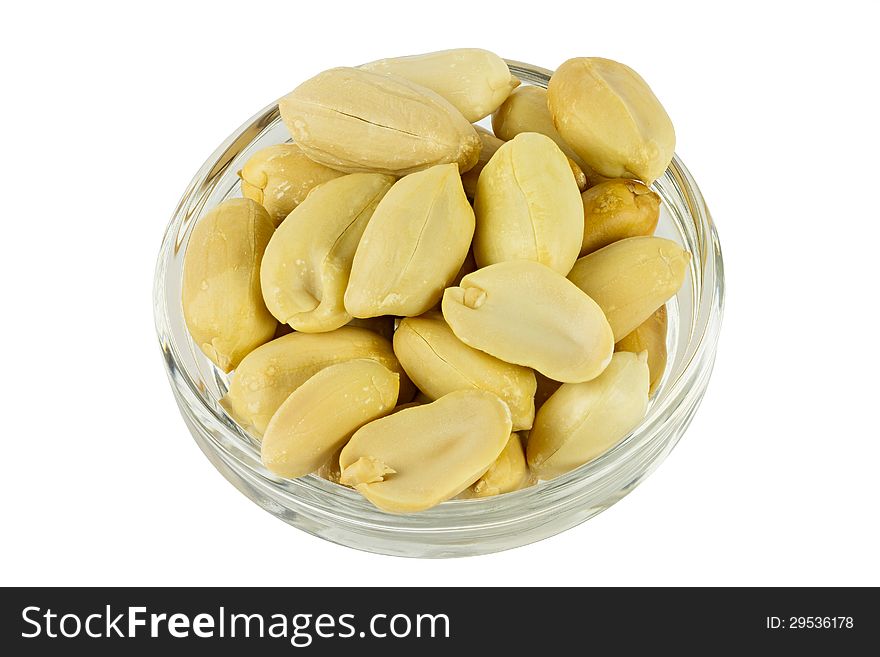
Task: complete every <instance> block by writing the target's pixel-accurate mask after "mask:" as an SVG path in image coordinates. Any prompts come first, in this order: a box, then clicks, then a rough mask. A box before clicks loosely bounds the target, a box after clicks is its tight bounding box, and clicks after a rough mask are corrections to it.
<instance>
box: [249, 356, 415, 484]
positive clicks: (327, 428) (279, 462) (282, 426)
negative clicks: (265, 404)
mask: <svg viewBox="0 0 880 657" xmlns="http://www.w3.org/2000/svg"><path fill="white" fill-rule="evenodd" d="M399 378H400V377H399V376H398V375H397V374H396V373H394V372H391V371H389V370H388V369H387V368H386V367H385V366H383V365H382V364H381V363H379V362H377V361H375V360H370V359H356V360H349V361H345V362H343V363H337V364H336V365H330V366H329V367H326V368H324V369H323V370H321V371H320V372H318V373H317V374H315V375H314V376H313V377H311V378H309V379H308V380H306V382H305V383H303V384H302V385H301V386H299V387H298V388H297V389H296V390H294V391H293V392H292V393H291V394H290V396H289V397H288V398H287V399H286V400H285V401H284V403H282V404H281V406H279V407H278V410H277V411H275V414H274V415H273V416H272V419H271V420H270V421H269V425H268V426H267V427H266V433H265V434H264V435H263V441H262V443H261V445H260V449H261V455H262V459H263V463H264V464H265V466H266V467H267V468H268V469H269V470H271V471H272V472H274V473H275V474H277V475H281V476H282V477H288V478H290V479H293V478H295V477H302V476H304V475H307V474H309V473H310V472H315V471H316V470H318V469H319V468H320V467H321V466H322V465H324V464H325V463H326V462H327V459H329V458H330V457H331V456H332V455H333V454H334V453H335V452H336V451H338V450H339V448H341V447H342V446H343V445H344V444H345V442H346V441H347V440H348V438H349V437H350V436H351V435H352V434H353V433H354V432H355V431H356V430H357V429H359V428H360V427H362V426H363V425H365V424H366V423H367V422H369V421H370V420H374V419H376V418H377V417H381V416H382V415H385V414H386V413H388V412H389V411H390V410H391V409H392V408H394V404H395V403H396V402H397V391H398V381H399Z"/></svg>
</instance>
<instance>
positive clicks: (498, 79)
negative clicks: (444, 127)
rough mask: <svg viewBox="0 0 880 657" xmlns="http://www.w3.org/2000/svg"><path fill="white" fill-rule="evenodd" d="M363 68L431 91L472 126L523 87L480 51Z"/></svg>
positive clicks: (494, 57) (384, 62)
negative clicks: (394, 76) (517, 87)
mask: <svg viewBox="0 0 880 657" xmlns="http://www.w3.org/2000/svg"><path fill="white" fill-rule="evenodd" d="M361 68H363V69H366V70H368V71H372V72H374V73H384V74H386V75H397V76H400V77H402V78H406V79H407V80H410V81H412V82H415V83H416V84H420V85H422V86H423V87H427V88H428V89H430V90H432V91H434V92H436V93H437V94H439V95H440V96H442V97H443V98H445V99H446V100H448V101H449V102H450V103H451V104H452V105H454V106H455V107H456V109H458V111H460V112H461V113H462V114H463V115H464V117H465V118H466V119H467V120H468V121H470V122H471V123H473V122H474V121H479V120H480V119H482V118H483V117H484V116H489V115H490V114H491V113H492V112H494V111H495V110H496V109H498V106H499V105H500V104H501V103H503V102H504V99H505V98H507V96H508V95H509V94H510V92H511V90H513V89H514V88H515V87H516V86H517V85H518V84H519V80H517V79H516V78H515V77H513V76H512V75H511V74H510V69H508V68H507V64H505V63H504V60H503V59H501V58H500V57H499V56H498V55H496V54H494V53H491V52H489V51H488V50H481V49H479V48H456V49H454V50H441V51H440V52H429V53H426V54H424V55H410V56H409V57H394V58H391V59H380V60H379V61H377V62H370V63H369V64H364V65H363V66H361Z"/></svg>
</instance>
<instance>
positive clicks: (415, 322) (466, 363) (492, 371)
mask: <svg viewBox="0 0 880 657" xmlns="http://www.w3.org/2000/svg"><path fill="white" fill-rule="evenodd" d="M394 353H395V355H396V356H397V358H398V360H400V364H401V365H402V366H403V369H404V370H405V371H406V373H407V374H408V375H409V377H410V379H412V382H413V383H415V385H416V386H417V387H418V388H419V390H421V391H423V392H424V393H425V394H426V395H428V397H429V398H431V399H438V398H440V397H442V396H443V395H446V394H448V393H450V392H453V391H455V390H487V391H488V392H492V393H494V394H496V395H497V396H498V397H500V398H501V399H502V400H503V401H504V402H505V403H506V404H507V405H508V406H509V407H510V413H511V417H512V420H513V428H514V430H520V429H528V428H529V427H531V426H532V422H533V420H534V419H535V403H534V396H535V374H534V372H532V370H530V369H529V368H527V367H522V366H520V365H511V364H510V363H505V362H504V361H501V360H498V359H497V358H493V357H492V356H490V355H489V354H486V353H483V352H482V351H479V350H477V349H474V348H473V347H469V346H468V345H466V344H465V343H464V342H462V341H461V340H459V339H458V338H457V337H455V333H453V332H452V329H450V328H449V326H448V325H447V324H446V322H445V321H444V320H443V317H442V316H441V315H440V314H439V313H428V314H426V315H423V316H421V317H409V318H407V319H404V320H403V321H402V322H401V323H400V326H399V327H398V329H397V331H396V332H395V334H394Z"/></svg>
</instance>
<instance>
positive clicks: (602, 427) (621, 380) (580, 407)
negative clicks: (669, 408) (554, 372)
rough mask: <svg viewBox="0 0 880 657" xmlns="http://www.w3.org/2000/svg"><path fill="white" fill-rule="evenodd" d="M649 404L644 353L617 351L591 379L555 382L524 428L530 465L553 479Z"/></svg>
mask: <svg viewBox="0 0 880 657" xmlns="http://www.w3.org/2000/svg"><path fill="white" fill-rule="evenodd" d="M647 408H648V356H647V354H646V353H644V352H642V353H641V354H638V355H636V354H631V353H629V352H625V351H622V352H618V353H616V354H614V357H613V358H612V359H611V363H610V364H609V365H608V367H607V368H606V369H605V371H604V372H602V374H601V375H599V376H598V377H597V378H595V379H593V380H592V381H587V382H586V383H566V384H563V385H562V386H560V388H559V390H557V391H556V392H555V393H554V394H553V395H552V396H551V397H550V399H548V400H547V402H546V403H545V404H544V405H543V406H542V407H541V409H540V410H539V411H538V415H537V417H536V418H535V426H534V427H532V430H531V432H530V433H529V442H528V446H527V456H528V462H529V467H530V468H531V470H532V472H533V473H534V474H535V475H536V476H537V477H538V478H539V479H552V478H553V477H556V476H558V475H561V474H563V473H565V472H568V471H569V470H573V469H574V468H577V467H578V466H581V465H583V464H584V463H587V462H589V461H591V460H593V459H594V458H596V457H597V456H599V455H600V454H602V453H604V452H606V451H607V450H609V449H611V448H612V447H614V445H616V444H617V443H618V442H619V441H620V439H621V438H623V437H624V436H626V435H627V434H628V433H629V432H630V431H631V430H632V429H633V428H635V426H636V425H637V424H638V423H639V421H640V420H641V419H642V418H643V417H644V416H645V411H646V410H647Z"/></svg>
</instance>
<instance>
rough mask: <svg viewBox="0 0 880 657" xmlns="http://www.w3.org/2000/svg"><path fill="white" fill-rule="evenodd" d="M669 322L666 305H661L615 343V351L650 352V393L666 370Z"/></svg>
mask: <svg viewBox="0 0 880 657" xmlns="http://www.w3.org/2000/svg"><path fill="white" fill-rule="evenodd" d="M667 323H668V322H667V316H666V306H660V307H659V308H658V309H657V310H655V311H654V313H653V314H652V315H651V316H650V317H649V318H648V319H646V320H645V321H644V322H642V323H641V324H639V325H638V326H637V327H636V329H635V330H634V331H632V332H631V333H628V334H627V335H625V336H624V337H623V338H622V339H621V340H620V341H619V342H618V343H617V344H616V345H614V351H629V352H631V353H634V354H638V353H641V352H643V351H647V352H648V371H649V372H650V373H651V388H650V390H649V391H648V394H649V395H653V394H654V391H655V390H656V389H657V385H658V384H659V383H660V380H661V379H662V378H663V372H664V370H666V329H667Z"/></svg>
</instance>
